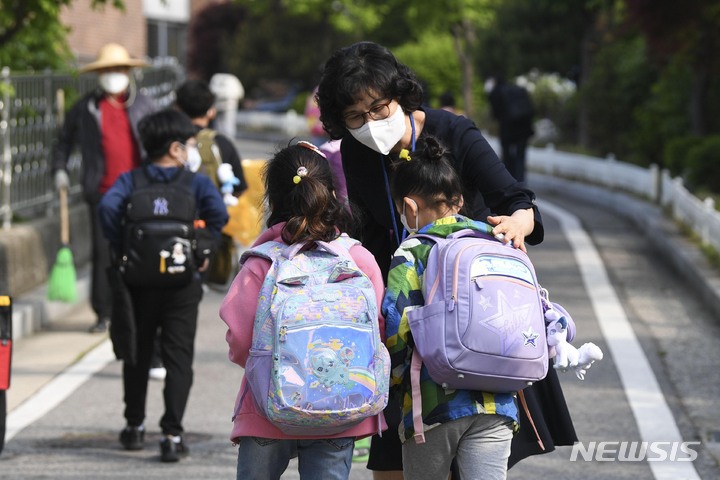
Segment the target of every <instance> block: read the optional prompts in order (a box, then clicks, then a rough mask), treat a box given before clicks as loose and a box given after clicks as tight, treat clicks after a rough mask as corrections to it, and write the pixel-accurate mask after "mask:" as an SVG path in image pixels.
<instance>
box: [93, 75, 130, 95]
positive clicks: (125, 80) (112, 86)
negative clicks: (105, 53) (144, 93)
mask: <svg viewBox="0 0 720 480" xmlns="http://www.w3.org/2000/svg"><path fill="white" fill-rule="evenodd" d="M98 82H99V83H100V88H102V89H103V91H104V92H106V93H109V94H110V95H117V94H119V93H122V92H124V91H125V90H127V88H128V86H129V85H130V76H129V75H128V74H127V73H124V72H105V73H101V74H100V75H99V76H98Z"/></svg>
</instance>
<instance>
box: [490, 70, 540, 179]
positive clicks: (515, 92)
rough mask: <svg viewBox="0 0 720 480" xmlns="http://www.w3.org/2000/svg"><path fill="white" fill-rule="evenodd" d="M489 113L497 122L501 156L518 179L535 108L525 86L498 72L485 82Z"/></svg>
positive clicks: (523, 168)
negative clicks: (512, 81)
mask: <svg viewBox="0 0 720 480" xmlns="http://www.w3.org/2000/svg"><path fill="white" fill-rule="evenodd" d="M486 91H487V92H489V93H488V98H489V100H490V107H491V109H492V114H493V117H495V119H496V120H497V121H498V123H499V130H500V145H501V147H502V160H503V162H504V163H505V167H506V168H507V169H508V171H509V172H510V174H511V175H512V176H513V177H515V179H516V180H517V181H518V182H524V181H525V163H526V160H525V151H526V149H527V142H528V139H529V138H530V137H531V136H532V135H533V133H534V130H533V126H532V121H533V117H534V115H535V108H534V106H533V103H532V99H531V98H530V94H529V93H528V91H527V89H525V88H524V87H521V86H519V85H515V84H511V83H507V82H506V81H505V79H504V78H503V77H501V76H498V77H497V78H495V79H491V80H490V81H488V82H487V84H486Z"/></svg>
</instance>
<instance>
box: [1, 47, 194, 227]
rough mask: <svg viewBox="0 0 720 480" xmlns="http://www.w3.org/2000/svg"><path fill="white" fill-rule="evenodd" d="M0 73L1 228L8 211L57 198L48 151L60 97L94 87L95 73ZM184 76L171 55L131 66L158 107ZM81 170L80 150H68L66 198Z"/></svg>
mask: <svg viewBox="0 0 720 480" xmlns="http://www.w3.org/2000/svg"><path fill="white" fill-rule="evenodd" d="M0 75H1V78H0V155H1V156H2V157H0V158H1V160H2V164H1V168H0V215H1V216H2V224H3V228H4V229H8V228H10V226H11V224H12V221H13V217H15V218H17V217H21V218H35V217H38V216H44V215H47V214H49V213H50V212H51V210H52V208H53V205H54V203H55V202H56V199H55V192H54V188H53V185H52V178H51V176H50V169H51V165H50V157H51V150H52V145H53V142H54V140H55V137H56V135H57V129H58V127H59V125H60V124H61V123H62V118H63V116H64V111H63V109H62V105H63V102H62V101H61V100H60V98H62V97H63V96H64V97H67V98H68V100H69V101H74V99H76V98H79V97H81V96H82V95H84V94H85V93H87V92H89V91H90V90H92V89H93V88H96V86H97V79H96V76H95V74H84V75H73V74H70V73H57V72H53V71H45V72H42V73H29V74H24V73H23V74H20V73H18V74H16V73H11V72H10V70H9V69H8V68H7V67H5V68H3V69H2V73H1V74H0ZM183 77H184V74H183V72H182V70H181V67H180V66H179V64H178V63H177V61H176V60H175V59H161V60H159V61H155V62H154V64H153V65H152V66H151V67H148V68H145V69H142V70H137V71H136V72H135V81H136V83H137V85H138V87H139V88H140V91H142V92H143V93H145V94H146V95H149V96H151V97H153V98H154V99H155V100H156V102H157V103H158V105H159V106H160V107H164V106H168V105H170V104H171V103H172V102H173V100H174V91H175V88H176V87H177V85H178V84H179V83H180V82H181V81H182V80H183ZM58 92H63V95H61V96H59V95H58ZM80 170H81V159H80V156H79V155H78V154H73V155H72V156H71V158H70V160H69V162H68V174H69V175H70V180H71V189H70V194H71V199H75V200H76V199H77V198H79V196H80V194H81V187H80V183H79V182H80Z"/></svg>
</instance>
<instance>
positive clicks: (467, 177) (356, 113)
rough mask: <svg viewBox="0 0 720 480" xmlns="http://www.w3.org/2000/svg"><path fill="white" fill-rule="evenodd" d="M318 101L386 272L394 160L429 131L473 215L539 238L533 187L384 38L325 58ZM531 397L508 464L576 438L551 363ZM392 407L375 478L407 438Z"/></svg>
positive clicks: (397, 459)
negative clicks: (440, 101)
mask: <svg viewBox="0 0 720 480" xmlns="http://www.w3.org/2000/svg"><path fill="white" fill-rule="evenodd" d="M317 101H318V105H319V107H320V112H321V113H320V120H321V122H322V123H323V126H324V127H325V130H326V131H327V132H328V134H329V135H330V137H331V138H333V139H342V144H341V154H342V163H343V170H344V173H345V180H346V182H347V192H348V199H349V201H350V206H351V208H352V209H353V211H354V212H355V213H356V214H359V215H360V217H361V218H362V224H361V225H359V226H358V231H357V232H354V236H355V238H359V239H360V240H361V241H362V242H363V245H364V246H365V247H366V248H367V249H368V250H369V251H370V252H371V253H372V254H373V255H374V256H375V259H376V260H377V262H378V264H379V265H380V269H381V270H382V272H383V277H384V278H385V279H387V273H388V269H389V266H390V259H391V257H392V254H393V252H394V251H395V250H396V249H397V247H398V246H399V244H400V243H401V241H402V237H403V233H404V232H403V230H402V223H401V221H400V217H399V215H398V212H396V211H395V208H394V205H393V203H392V201H391V200H390V196H389V180H388V176H389V169H390V165H391V164H392V163H393V162H397V161H398V157H399V154H400V152H401V151H402V150H408V151H409V152H410V157H411V156H412V151H413V150H414V147H415V143H416V141H417V140H418V139H419V138H421V137H423V136H424V135H432V136H434V137H436V138H438V139H439V140H440V141H442V142H443V143H444V144H445V146H446V147H447V148H449V149H450V156H451V158H452V162H453V165H454V167H455V168H456V170H457V171H458V172H459V173H460V176H461V178H462V180H463V198H464V201H465V209H466V214H467V215H468V216H469V217H472V218H474V219H478V220H482V221H485V222H487V223H489V224H491V225H493V226H494V227H495V228H494V233H495V234H500V233H502V234H503V235H504V236H505V241H512V242H513V245H514V246H515V247H516V248H520V249H522V250H526V247H525V244H526V243H527V244H530V245H535V244H538V243H540V242H541V241H542V239H543V235H544V230H543V226H542V222H541V218H540V213H539V212H538V210H537V207H536V206H535V195H534V193H533V192H532V191H531V190H529V189H528V188H527V187H526V186H525V185H524V184H522V183H519V182H517V181H516V180H515V179H514V178H513V177H512V176H511V175H510V173H509V172H508V171H507V170H506V168H505V166H504V165H503V163H502V162H501V161H500V159H499V158H498V156H497V155H496V153H495V152H494V151H493V149H492V148H491V147H490V145H489V144H488V142H487V141H486V140H485V138H484V137H483V136H482V134H481V133H480V130H478V128H477V127H476V126H475V124H474V123H473V122H472V121H471V120H470V119H468V118H466V117H463V116H458V115H455V114H453V113H450V112H448V111H445V110H435V109H430V108H425V107H424V106H422V103H423V91H422V87H421V85H420V83H419V81H418V80H417V78H416V76H415V74H414V73H413V72H412V71H411V70H410V69H409V68H408V67H407V66H406V65H403V64H402V63H400V62H398V61H397V59H396V58H395V57H394V55H393V54H392V53H391V52H390V51H389V50H387V49H386V48H385V47H382V46H380V45H378V44H376V43H372V42H360V43H356V44H354V45H351V46H349V47H345V48H342V49H340V50H338V51H336V52H335V53H334V54H333V55H332V56H331V57H330V58H329V59H328V61H327V62H326V64H325V67H324V70H323V75H322V79H321V81H320V85H319V88H318V93H317ZM525 398H526V400H527V404H528V408H529V410H530V412H531V416H532V419H533V421H534V426H535V428H536V429H537V435H536V434H535V429H534V428H533V426H532V425H531V424H530V423H529V422H528V421H527V417H526V416H525V414H524V412H523V413H521V428H520V432H519V433H518V434H517V435H515V438H514V439H513V451H512V453H511V455H510V459H509V464H510V465H512V464H513V463H514V462H516V461H518V460H520V459H522V458H524V457H527V456H529V455H533V454H538V453H546V452H549V451H551V450H553V449H554V445H572V444H573V443H574V442H575V441H576V440H577V438H576V435H575V431H574V428H573V425H572V420H571V419H570V415H569V413H568V411H567V407H566V405H565V400H564V398H563V395H562V390H561V389H560V384H559V382H558V380H557V376H556V374H555V372H554V371H553V369H550V372H549V373H548V377H547V378H546V380H544V381H542V382H538V384H536V386H534V387H530V388H528V389H526V390H525ZM542 399H548V400H549V401H551V403H552V404H551V405H546V404H544V403H543V401H542ZM476 403H477V404H476V405H468V406H467V408H469V409H471V410H472V409H475V408H492V406H490V405H483V401H482V400H480V401H478V402H476ZM520 410H521V411H522V410H523V409H522V408H521V409H520ZM543 413H544V414H545V415H548V416H552V417H553V422H552V425H548V424H546V423H545V422H544V421H543ZM385 415H386V419H387V421H388V426H389V429H388V433H386V434H385V435H384V436H383V437H382V438H380V437H377V436H376V437H373V440H372V446H371V450H370V459H369V461H368V468H369V469H370V470H373V471H374V472H373V476H374V478H375V479H394V478H402V474H401V472H400V471H401V470H402V453H401V445H400V439H399V436H398V435H392V434H390V432H393V429H394V428H395V427H397V426H398V425H399V423H400V416H401V415H400V400H399V399H392V398H391V399H390V402H389V404H388V408H387V409H386V411H385ZM526 424H527V425H526ZM541 445H542V446H541ZM455 478H456V477H455Z"/></svg>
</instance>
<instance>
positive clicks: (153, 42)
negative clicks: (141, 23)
mask: <svg viewBox="0 0 720 480" xmlns="http://www.w3.org/2000/svg"><path fill="white" fill-rule="evenodd" d="M147 26H148V35H147V39H148V40H147V41H148V55H149V56H150V57H151V58H155V57H175V58H177V59H178V62H180V63H181V64H182V65H184V64H185V60H186V58H187V24H185V23H175V22H167V21H164V20H151V19H148V22H147Z"/></svg>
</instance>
